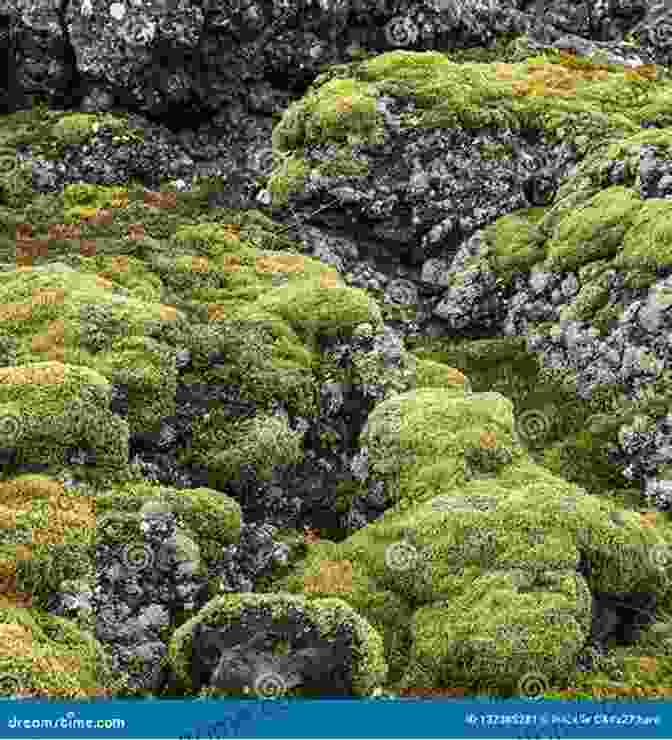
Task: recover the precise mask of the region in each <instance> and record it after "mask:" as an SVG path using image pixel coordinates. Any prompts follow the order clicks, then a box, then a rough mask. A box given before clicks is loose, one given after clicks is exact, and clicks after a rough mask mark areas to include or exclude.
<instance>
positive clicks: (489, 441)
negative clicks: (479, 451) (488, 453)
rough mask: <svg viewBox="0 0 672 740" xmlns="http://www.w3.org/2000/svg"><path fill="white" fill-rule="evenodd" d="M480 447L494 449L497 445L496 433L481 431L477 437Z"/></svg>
mask: <svg viewBox="0 0 672 740" xmlns="http://www.w3.org/2000/svg"><path fill="white" fill-rule="evenodd" d="M479 443H480V445H481V447H484V448H486V449H491V450H492V449H495V448H496V447H497V435H496V434H495V433H494V432H481V436H480V439H479Z"/></svg>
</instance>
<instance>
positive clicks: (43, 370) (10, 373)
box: [0, 365, 65, 385]
mask: <svg viewBox="0 0 672 740" xmlns="http://www.w3.org/2000/svg"><path fill="white" fill-rule="evenodd" d="M64 380H65V366H64V365H51V366H49V367H0V383H11V384H12V385H37V384H38V383H41V384H43V385H54V384H56V383H63V382H64Z"/></svg>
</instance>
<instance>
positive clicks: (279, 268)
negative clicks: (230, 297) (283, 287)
mask: <svg viewBox="0 0 672 740" xmlns="http://www.w3.org/2000/svg"><path fill="white" fill-rule="evenodd" d="M304 265H305V259H304V258H303V256H301V255H292V254H274V255H271V256H266V257H257V262H256V267H257V272H262V273H268V272H303V270H304Z"/></svg>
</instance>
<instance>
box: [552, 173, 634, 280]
mask: <svg viewBox="0 0 672 740" xmlns="http://www.w3.org/2000/svg"><path fill="white" fill-rule="evenodd" d="M641 207H642V201H641V200H640V199H639V197H638V196H637V195H636V194H635V193H634V192H633V191H632V190H630V189H629V188H624V187H621V186H618V185H615V186H613V187H610V188H607V189H606V190H603V191H602V192H600V193H598V194H597V195H595V196H593V197H592V198H591V199H590V200H589V201H588V203H587V204H586V205H585V207H583V208H581V209H580V210H576V211H575V212H573V213H569V214H567V215H566V216H565V217H564V218H563V219H562V220H561V221H560V223H559V225H558V227H557V230H556V232H555V234H554V237H553V238H552V239H551V240H550V241H549V242H548V244H547V245H546V250H547V254H548V257H547V259H546V262H545V265H544V266H545V267H546V268H547V269H548V270H549V271H571V270H575V269H577V268H578V267H580V266H582V265H584V264H586V263H587V262H591V261H592V260H600V259H604V258H608V257H615V256H616V254H617V253H618V251H619V248H620V247H621V243H622V242H623V239H624V237H625V235H626V233H627V231H628V230H629V229H630V228H631V227H632V226H633V224H634V223H635V221H636V217H637V215H638V211H639V210H640V208H641Z"/></svg>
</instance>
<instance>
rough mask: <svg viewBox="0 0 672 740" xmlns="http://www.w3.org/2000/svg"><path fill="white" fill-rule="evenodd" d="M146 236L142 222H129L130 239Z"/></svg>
mask: <svg viewBox="0 0 672 740" xmlns="http://www.w3.org/2000/svg"><path fill="white" fill-rule="evenodd" d="M145 236H146V233H145V227H144V226H143V224H129V227H128V238H129V239H131V240H132V241H135V240H138V239H143V238H144V237H145Z"/></svg>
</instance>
